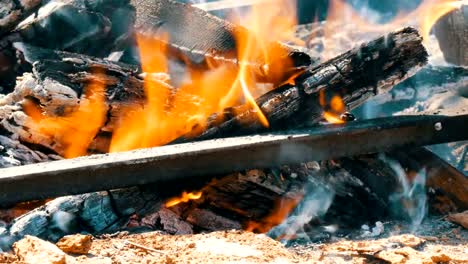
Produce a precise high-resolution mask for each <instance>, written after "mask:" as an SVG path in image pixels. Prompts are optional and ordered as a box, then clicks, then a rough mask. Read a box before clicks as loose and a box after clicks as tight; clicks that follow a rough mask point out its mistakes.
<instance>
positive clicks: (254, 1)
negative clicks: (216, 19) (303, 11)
mask: <svg viewBox="0 0 468 264" xmlns="http://www.w3.org/2000/svg"><path fill="white" fill-rule="evenodd" d="M268 2H272V1H271V0H221V1H213V2H205V3H199V4H193V5H192V6H194V7H197V8H200V9H203V10H205V11H208V12H209V11H216V10H223V9H231V8H238V7H245V6H252V5H258V4H263V3H268Z"/></svg>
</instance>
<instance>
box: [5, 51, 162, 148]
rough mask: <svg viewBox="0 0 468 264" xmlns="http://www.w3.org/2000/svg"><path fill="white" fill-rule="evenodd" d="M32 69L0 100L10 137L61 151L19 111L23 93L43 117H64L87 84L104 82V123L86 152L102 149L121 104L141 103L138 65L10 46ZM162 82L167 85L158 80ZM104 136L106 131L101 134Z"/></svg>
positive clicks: (142, 102)
mask: <svg viewBox="0 0 468 264" xmlns="http://www.w3.org/2000/svg"><path fill="white" fill-rule="evenodd" d="M15 46H16V47H17V49H18V51H19V52H21V53H22V56H23V57H24V59H25V60H26V61H28V62H29V63H31V64H34V67H33V72H32V73H26V74H24V75H23V76H22V77H21V79H19V81H18V83H17V86H16V88H15V90H14V91H13V92H12V93H10V94H8V95H7V96H5V97H4V98H2V99H0V109H2V111H0V126H1V127H3V129H4V130H6V131H7V132H8V133H10V134H11V135H12V136H13V137H15V138H18V139H19V140H21V141H23V142H28V143H30V144H35V145H39V146H42V147H44V148H47V149H49V150H52V151H54V152H56V153H59V154H62V152H61V151H63V146H62V145H60V144H57V142H56V140H55V139H54V137H53V136H52V137H49V136H45V135H43V134H41V133H34V132H32V131H34V129H33V128H32V127H30V125H28V124H30V123H29V122H28V120H30V119H29V118H28V117H27V116H26V115H25V113H24V110H23V107H22V105H23V103H24V100H25V98H27V99H28V100H30V101H31V102H34V103H35V104H37V106H38V107H40V109H41V110H42V111H43V112H44V114H45V115H46V116H50V117H56V116H64V115H66V114H67V113H69V112H70V111H73V110H74V109H76V107H78V106H79V102H80V99H81V98H82V96H83V95H84V93H85V91H86V87H87V86H88V85H89V84H90V83H100V84H102V85H104V86H105V87H106V100H105V102H104V104H105V107H106V109H107V114H106V118H107V120H106V122H105V123H106V125H105V126H104V127H102V128H101V133H100V134H99V135H98V136H97V137H96V140H95V142H94V144H93V145H92V146H90V151H91V152H94V151H97V152H107V151H108V141H109V136H110V135H111V134H109V132H112V131H113V125H114V124H115V122H116V119H117V117H118V116H120V114H121V112H122V111H123V110H122V108H123V107H130V106H135V107H142V106H143V105H144V100H145V95H144V90H143V80H142V79H141V78H139V77H138V74H139V67H138V66H136V65H127V64H122V63H116V62H112V61H108V60H103V59H99V58H96V57H90V56H86V55H82V54H75V53H69V52H62V51H53V50H49V49H43V48H39V47H35V46H31V45H28V44H25V43H17V44H16V45H15ZM161 85H167V84H164V83H162V82H161ZM106 135H107V136H106Z"/></svg>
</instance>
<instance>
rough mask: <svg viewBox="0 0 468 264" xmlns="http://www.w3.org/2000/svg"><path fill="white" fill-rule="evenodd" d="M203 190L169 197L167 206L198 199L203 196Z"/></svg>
mask: <svg viewBox="0 0 468 264" xmlns="http://www.w3.org/2000/svg"><path fill="white" fill-rule="evenodd" d="M202 194H203V193H202V192H190V193H187V192H183V193H182V195H181V196H180V197H174V198H171V199H169V200H168V201H167V202H166V203H165V206H166V207H167V208H169V207H172V206H175V205H178V204H180V203H186V202H188V201H190V200H198V199H200V198H201V197H202Z"/></svg>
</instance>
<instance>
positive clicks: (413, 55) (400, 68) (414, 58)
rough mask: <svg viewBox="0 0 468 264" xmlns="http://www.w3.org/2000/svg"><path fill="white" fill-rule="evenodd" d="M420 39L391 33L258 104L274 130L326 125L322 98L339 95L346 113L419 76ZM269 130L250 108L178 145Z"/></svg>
mask: <svg viewBox="0 0 468 264" xmlns="http://www.w3.org/2000/svg"><path fill="white" fill-rule="evenodd" d="M421 40H422V39H421V37H420V36H419V34H418V32H417V31H416V30H415V29H413V28H404V29H402V30H399V31H396V32H393V33H390V34H388V35H386V36H383V37H380V38H378V39H376V40H374V41H371V42H369V43H366V44H363V45H361V47H359V48H355V49H352V50H350V51H348V52H346V53H344V54H342V55H340V56H338V57H336V58H334V59H331V60H329V61H327V62H325V63H323V64H321V65H319V66H316V67H312V68H311V69H309V70H307V71H306V72H304V73H303V74H301V75H300V76H299V77H297V78H296V79H295V84H294V85H291V84H286V85H283V86H281V87H279V88H277V89H275V90H272V91H270V92H268V93H267V94H265V95H263V96H261V97H260V98H258V99H256V102H257V104H258V105H259V107H260V108H261V110H262V112H263V114H264V115H265V116H266V118H267V119H268V121H269V123H270V129H272V130H275V129H278V128H287V127H291V126H302V125H307V124H311V123H312V124H313V123H316V122H317V121H319V120H320V119H322V114H323V111H324V107H323V106H321V105H320V103H319V94H320V93H321V92H323V93H325V96H326V97H327V98H331V97H332V96H335V95H338V96H340V97H341V98H342V99H343V102H344V104H345V105H346V109H347V110H351V109H353V108H355V107H357V106H359V105H360V104H362V103H363V102H364V101H365V100H367V99H368V98H370V97H372V96H374V95H377V94H379V93H382V92H386V91H388V90H389V89H390V88H392V87H393V86H394V85H396V84H398V83H399V82H401V81H403V80H405V79H406V78H408V77H410V76H412V75H413V74H414V73H416V72H417V70H419V69H420V68H421V67H422V66H423V65H424V64H426V62H427V52H426V50H425V49H424V47H423V45H422V43H421ZM265 130H267V129H266V128H265V127H263V125H262V124H261V122H260V120H259V119H258V117H257V113H256V112H255V111H254V110H252V108H251V107H250V106H249V105H248V104H246V105H242V106H239V107H234V108H232V109H226V112H225V113H224V116H221V115H218V116H216V117H213V118H212V119H211V120H209V122H208V129H206V130H200V129H199V128H194V130H193V131H192V132H191V133H189V134H188V135H185V136H183V137H181V138H179V139H178V140H176V141H175V142H184V141H193V140H204V139H210V138H217V137H223V136H229V135H239V134H248V133H254V132H258V131H265Z"/></svg>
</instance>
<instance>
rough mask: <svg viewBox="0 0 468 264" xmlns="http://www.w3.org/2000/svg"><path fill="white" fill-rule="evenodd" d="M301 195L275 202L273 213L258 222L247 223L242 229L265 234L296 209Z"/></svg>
mask: <svg viewBox="0 0 468 264" xmlns="http://www.w3.org/2000/svg"><path fill="white" fill-rule="evenodd" d="M302 198H303V195H297V196H296V197H293V198H289V197H284V198H282V199H281V200H279V201H277V203H276V205H275V207H274V209H273V212H272V213H271V214H270V215H268V216H267V217H265V218H264V219H262V220H261V221H260V222H255V221H249V222H247V225H246V227H245V228H244V229H245V230H246V231H249V232H256V233H266V232H268V231H270V229H271V228H273V227H275V226H277V225H279V224H281V223H282V222H283V220H284V219H285V218H286V217H288V215H289V214H290V213H291V212H292V210H294V208H296V206H297V205H298V204H299V202H300V201H301V200H302Z"/></svg>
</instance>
